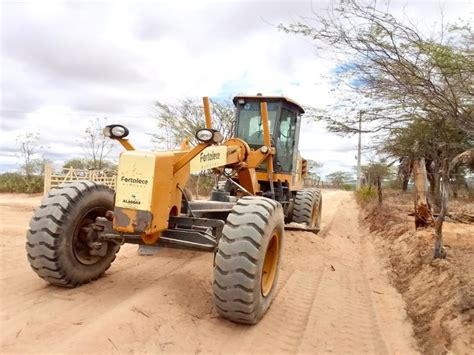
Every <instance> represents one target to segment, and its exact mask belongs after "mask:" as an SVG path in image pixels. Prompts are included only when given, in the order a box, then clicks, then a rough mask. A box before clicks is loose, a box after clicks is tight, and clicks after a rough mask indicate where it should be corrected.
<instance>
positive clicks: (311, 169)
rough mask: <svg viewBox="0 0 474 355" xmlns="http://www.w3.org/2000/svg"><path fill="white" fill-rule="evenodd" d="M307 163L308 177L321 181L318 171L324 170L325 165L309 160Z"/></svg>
mask: <svg viewBox="0 0 474 355" xmlns="http://www.w3.org/2000/svg"><path fill="white" fill-rule="evenodd" d="M306 163H307V164H308V176H309V177H310V178H311V179H319V175H318V172H317V170H318V169H320V168H322V167H323V164H322V163H320V162H317V161H316V160H311V159H308V160H307V161H306Z"/></svg>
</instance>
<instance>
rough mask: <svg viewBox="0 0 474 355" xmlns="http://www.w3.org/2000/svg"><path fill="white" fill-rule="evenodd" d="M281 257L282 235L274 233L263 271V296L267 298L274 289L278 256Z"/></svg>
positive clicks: (266, 253)
mask: <svg viewBox="0 0 474 355" xmlns="http://www.w3.org/2000/svg"><path fill="white" fill-rule="evenodd" d="M279 255H280V234H279V233H278V232H277V231H273V233H272V238H271V239H270V243H268V247H267V251H266V252H265V259H264V261H263V270H262V295H263V297H266V296H267V295H268V294H269V293H270V291H271V290H272V288H273V282H274V281H275V276H276V272H277V269H278V256H279Z"/></svg>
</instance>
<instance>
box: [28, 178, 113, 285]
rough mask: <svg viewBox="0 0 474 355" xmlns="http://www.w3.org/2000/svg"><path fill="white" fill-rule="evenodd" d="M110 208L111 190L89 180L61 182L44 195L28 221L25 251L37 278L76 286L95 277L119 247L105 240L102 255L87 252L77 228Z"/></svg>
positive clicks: (100, 273)
mask: <svg viewBox="0 0 474 355" xmlns="http://www.w3.org/2000/svg"><path fill="white" fill-rule="evenodd" d="M113 208H114V192H113V191H112V190H111V189H110V188H108V187H107V186H104V185H98V184H96V183H95V182H92V181H81V182H74V183H70V184H64V185H61V186H59V187H58V188H57V189H54V190H52V191H51V192H50V193H49V195H48V197H46V198H44V199H43V201H42V203H41V206H40V207H38V208H37V209H36V211H35V213H34V215H33V218H32V219H31V221H30V229H29V230H28V233H27V243H26V251H27V253H28V261H29V262H30V265H31V267H32V268H33V270H34V271H35V272H36V273H37V274H38V276H39V277H41V278H42V279H44V280H46V281H48V282H49V283H50V284H53V285H56V286H63V287H76V286H79V285H82V284H84V283H87V282H90V281H92V280H96V279H98V278H99V277H100V276H102V274H103V273H104V272H105V271H106V270H107V269H108V268H109V267H110V264H111V263H112V261H114V259H115V254H116V253H117V252H118V250H119V249H120V247H119V246H117V245H115V244H113V243H107V251H106V253H105V255H104V256H97V255H93V254H90V250H91V249H90V247H89V246H88V245H87V242H86V241H85V239H84V232H83V231H82V229H81V227H83V226H85V225H86V224H89V223H93V222H95V218H96V217H98V216H104V215H105V212H106V211H109V210H113Z"/></svg>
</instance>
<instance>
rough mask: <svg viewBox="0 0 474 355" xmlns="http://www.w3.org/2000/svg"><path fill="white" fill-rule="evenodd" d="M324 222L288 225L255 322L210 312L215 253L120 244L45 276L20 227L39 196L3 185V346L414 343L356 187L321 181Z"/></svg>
mask: <svg viewBox="0 0 474 355" xmlns="http://www.w3.org/2000/svg"><path fill="white" fill-rule="evenodd" d="M323 198H324V202H323V230H322V231H321V233H320V235H318V236H315V235H313V234H311V233H306V232H290V231H287V232H286V234H285V238H286V239H285V246H284V254H283V257H284V259H283V265H282V272H281V275H280V280H279V289H278V293H277V296H276V298H275V300H274V302H273V304H272V306H271V308H270V310H269V312H268V313H267V315H266V317H265V318H264V319H263V320H262V321H261V322H260V323H259V324H258V325H256V326H242V325H237V324H233V323H230V322H228V321H225V320H223V319H221V318H219V317H218V315H217V314H216V312H215V311H214V310H213V305H212V299H211V280H212V255H210V254H205V253H195V252H187V251H177V250H167V249H163V250H161V251H160V252H159V253H158V254H157V255H155V256H148V257H146V256H138V255H137V252H136V247H133V246H124V247H123V248H122V250H121V251H120V253H119V256H118V258H117V260H116V261H115V262H114V264H113V265H112V267H111V268H110V270H109V271H108V272H107V273H106V275H105V277H104V278H102V279H100V280H98V281H96V282H94V283H92V284H89V285H85V286H82V287H79V288H77V289H61V288H57V287H52V286H48V285H47V284H46V283H45V282H44V281H42V280H41V279H39V278H38V277H37V276H36V274H35V273H33V271H32V270H31V269H30V268H29V265H28V263H27V261H26V255H25V250H24V242H25V230H26V227H27V224H28V220H29V218H30V216H31V213H32V210H33V208H34V206H35V205H36V204H37V203H38V202H39V197H37V198H31V197H26V196H18V195H0V208H1V211H2V212H1V237H0V260H1V261H0V263H1V264H0V266H1V269H0V292H1V293H0V301H1V302H0V304H1V311H0V312H1V314H0V317H1V318H0V326H1V331H0V337H1V343H0V353H10V352H13V353H25V352H44V353H53V352H54V353H58V352H81V353H85V352H88V353H89V352H91V353H92V352H95V353H157V352H180V353H191V352H192V353H200V352H205V353H229V352H231V353H235V352H239V353H249V352H252V353H378V354H385V353H388V354H394V353H403V354H408V353H414V352H416V351H415V345H414V344H415V341H414V340H413V338H412V335H411V334H412V330H411V326H410V323H409V322H408V320H407V316H406V313H405V310H404V304H403V301H402V299H401V296H400V295H399V294H398V293H397V292H396V291H395V289H393V288H392V287H391V286H390V284H389V282H388V278H387V275H386V272H385V271H384V270H385V268H384V265H383V261H382V260H381V259H379V258H378V256H377V254H376V252H375V250H374V248H373V246H372V244H371V242H370V238H369V237H368V236H367V234H366V233H365V232H364V231H363V230H362V229H361V228H360V226H359V224H358V208H357V205H356V203H355V202H354V200H353V198H352V194H351V193H349V192H343V191H325V192H323Z"/></svg>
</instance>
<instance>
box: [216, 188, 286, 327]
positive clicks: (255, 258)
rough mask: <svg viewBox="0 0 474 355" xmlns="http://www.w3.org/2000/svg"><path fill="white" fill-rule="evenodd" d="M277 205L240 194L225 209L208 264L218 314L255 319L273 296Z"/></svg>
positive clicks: (279, 229)
mask: <svg viewBox="0 0 474 355" xmlns="http://www.w3.org/2000/svg"><path fill="white" fill-rule="evenodd" d="M283 219H284V217H283V209H282V207H281V205H280V204H279V203H278V202H276V201H273V200H270V199H268V198H265V197H254V196H252V197H243V198H241V199H239V201H238V202H237V204H236V205H235V206H234V207H233V209H232V211H231V212H230V214H229V216H228V218H227V222H226V225H225V226H224V229H223V232H222V237H221V238H220V240H219V244H218V250H217V253H216V256H215V264H214V284H213V291H214V304H215V306H216V309H217V312H218V313H219V314H220V315H221V316H222V317H224V318H226V319H229V320H231V321H233V322H237V323H246V324H256V323H258V321H259V320H260V319H261V318H262V317H263V315H264V314H265V312H266V311H267V310H268V307H269V306H270V304H271V302H272V300H273V297H274V295H275V289H276V284H277V280H278V272H279V264H280V257H281V250H282V242H283V231H284V222H283Z"/></svg>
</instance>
